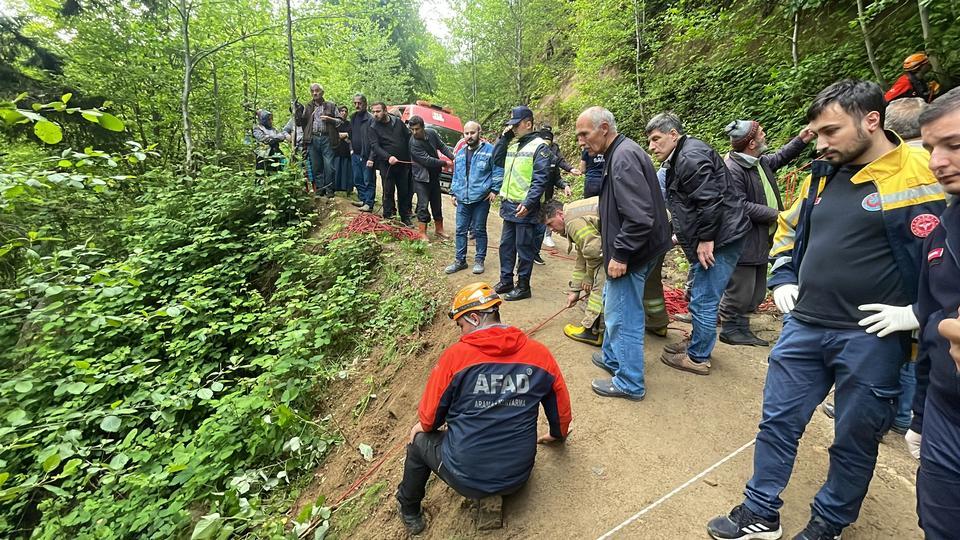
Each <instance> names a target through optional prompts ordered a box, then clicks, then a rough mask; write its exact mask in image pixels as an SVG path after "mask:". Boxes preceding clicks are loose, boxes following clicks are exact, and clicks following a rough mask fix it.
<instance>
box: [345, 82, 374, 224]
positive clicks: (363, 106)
mask: <svg viewBox="0 0 960 540" xmlns="http://www.w3.org/2000/svg"><path fill="white" fill-rule="evenodd" d="M353 106H354V108H355V109H356V111H355V112H354V113H353V115H352V116H351V117H350V147H351V150H352V152H353V155H352V158H351V163H352V165H353V185H355V186H356V187H357V197H358V198H359V199H360V200H358V201H357V202H355V203H354V206H359V207H360V211H361V212H372V211H373V204H374V201H375V200H376V198H377V178H376V175H375V174H374V172H373V157H372V156H371V152H370V140H369V132H370V129H369V127H370V123H371V122H372V121H373V116H371V115H370V113H369V112H367V97H366V96H364V95H363V94H357V95H355V96H353Z"/></svg>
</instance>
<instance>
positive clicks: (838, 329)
mask: <svg viewBox="0 0 960 540" xmlns="http://www.w3.org/2000/svg"><path fill="white" fill-rule="evenodd" d="M884 109H885V102H884V100H883V92H882V91H881V90H880V87H879V86H877V84H876V83H873V82H867V81H853V80H845V81H840V82H837V83H834V84H833V85H831V86H829V87H827V88H826V89H824V90H823V91H821V92H820V93H819V94H818V95H817V97H816V98H815V99H814V102H813V104H812V105H811V106H810V108H809V109H808V111H807V120H808V121H809V125H808V127H809V129H810V130H812V131H813V132H814V133H816V135H817V137H818V139H817V150H818V152H819V153H820V156H821V157H820V159H818V160H815V161H814V162H813V164H812V167H811V176H810V177H808V178H807V179H805V180H804V182H803V184H802V185H801V187H800V193H801V194H802V196H801V197H800V198H798V199H797V201H796V202H795V203H794V204H793V206H792V207H791V208H790V209H789V210H787V211H785V212H783V213H781V214H780V217H779V220H778V228H777V233H776V235H775V237H774V244H773V248H772V250H771V257H772V258H773V259H774V263H773V276H772V277H771V279H770V286H771V287H773V294H774V299H775V301H776V304H777V307H778V308H779V309H780V311H782V312H783V313H784V314H788V313H789V316H788V317H784V324H783V332H782V333H781V335H780V340H779V341H778V342H777V344H776V346H774V348H773V351H771V353H770V358H769V368H768V370H767V379H766V383H765V385H764V389H763V418H762V420H761V422H760V431H759V433H758V434H757V439H756V449H755V450H754V458H753V469H754V470H753V477H752V478H751V479H750V481H749V482H747V486H746V490H745V492H744V494H745V495H746V498H745V500H744V501H743V503H742V504H740V505H738V506H736V507H734V508H733V510H732V511H731V512H730V513H729V515H724V516H719V517H716V518H714V519H712V520H711V521H710V523H709V524H708V525H707V531H708V532H709V533H710V535H711V536H712V537H713V538H717V539H745V538H762V539H777V538H780V536H781V535H782V534H783V531H782V529H781V527H780V515H779V510H780V507H781V506H782V505H783V501H782V500H781V499H780V494H781V493H782V492H783V490H784V488H786V486H787V482H788V481H789V480H790V473H791V471H792V469H793V463H794V460H795V459H796V457H797V445H798V443H799V441H800V437H801V435H803V432H804V429H805V428H806V425H807V423H808V422H809V421H810V416H811V415H812V414H813V411H814V410H815V408H816V407H817V405H818V404H819V403H820V402H821V401H822V400H823V398H824V397H826V395H827V393H828V392H829V391H830V387H831V386H835V387H836V391H835V394H834V395H835V398H836V418H835V424H834V432H835V434H834V440H833V444H832V445H831V447H830V450H829V452H830V468H829V471H828V472H827V480H826V482H825V484H824V485H823V486H822V487H821V488H820V491H819V492H818V493H817V495H816V496H815V497H814V500H813V504H812V505H811V509H812V515H811V517H810V521H809V522H808V523H807V526H806V527H805V528H804V530H803V531H802V532H800V533H799V534H798V535H796V536H794V539H795V540H798V539H799V540H834V539H839V538H840V533H841V532H842V531H843V529H844V528H845V527H847V526H848V525H850V524H851V523H853V522H854V521H856V519H857V516H858V514H859V513H860V505H861V504H862V503H863V498H864V496H865V495H866V493H867V487H868V486H869V484H870V479H871V477H872V476H873V469H874V466H875V465H876V462H877V447H878V445H879V442H880V439H881V437H882V436H883V434H884V433H885V432H886V431H887V430H888V429H889V428H890V425H891V424H892V422H893V417H894V415H895V414H896V406H897V398H898V396H899V394H900V384H899V372H900V366H901V365H902V364H903V362H905V361H907V359H908V358H909V356H910V352H911V342H910V333H909V332H908V331H906V330H908V328H909V327H910V326H911V324H910V321H909V320H908V319H909V318H908V317H905V316H904V315H905V312H909V311H910V307H909V306H910V304H912V303H913V302H914V301H915V300H916V297H917V283H918V281H919V277H920V263H921V261H922V260H923V258H924V255H925V254H923V253H922V246H923V239H924V237H925V236H927V235H929V233H930V230H931V229H932V227H931V224H933V222H934V220H936V219H937V218H936V216H938V215H940V213H941V212H942V211H943V209H944V201H943V193H942V191H941V189H940V187H939V186H938V185H937V184H936V179H935V178H934V177H933V174H931V173H930V170H929V169H928V168H927V164H928V162H929V155H928V154H927V153H926V152H924V151H923V150H920V149H916V148H911V147H910V146H908V145H906V144H904V142H903V141H902V140H900V138H899V137H898V136H897V135H896V134H895V133H893V132H889V131H884V130H883V127H882V126H883V120H884V118H883V117H884ZM874 311H876V312H877V313H875V314H873V315H870V314H869V313H868V312H874ZM915 321H916V320H915V319H914V321H913V326H915V324H916V322H915ZM861 326H868V328H866V330H864V329H863V328H861Z"/></svg>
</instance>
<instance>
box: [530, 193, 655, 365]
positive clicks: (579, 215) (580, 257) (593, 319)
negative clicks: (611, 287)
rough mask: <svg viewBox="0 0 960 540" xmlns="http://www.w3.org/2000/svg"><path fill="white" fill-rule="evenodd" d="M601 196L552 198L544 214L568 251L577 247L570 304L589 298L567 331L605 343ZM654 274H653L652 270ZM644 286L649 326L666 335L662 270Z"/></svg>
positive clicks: (594, 342) (582, 339)
mask: <svg viewBox="0 0 960 540" xmlns="http://www.w3.org/2000/svg"><path fill="white" fill-rule="evenodd" d="M599 205H600V198H599V197H590V198H587V199H582V200H579V201H574V202H572V203H569V204H563V203H561V202H559V201H550V202H548V203H546V204H544V205H543V208H542V209H541V213H540V217H541V220H542V221H543V223H545V224H546V226H547V227H548V228H549V229H550V230H552V231H553V232H555V233H558V234H561V235H563V236H564V237H565V238H566V239H567V242H568V243H569V248H568V252H569V251H572V250H576V252H577V261H576V263H574V265H573V274H572V275H571V276H570V292H569V294H568V295H567V302H568V305H569V306H573V305H574V304H576V303H577V301H579V300H580V299H581V298H584V297H586V298H587V307H586V311H585V313H584V317H583V320H582V321H581V322H580V325H579V326H578V325H575V324H568V325H566V326H565V327H564V328H563V333H564V334H565V335H566V336H567V337H568V338H570V339H572V340H574V341H580V342H582V343H588V344H590V345H596V346H597V347H599V346H601V345H602V344H603V283H604V281H605V278H606V272H603V271H602V269H603V248H602V242H601V240H600V212H599ZM651 275H653V274H651ZM653 277H654V278H655V279H653V280H650V283H649V285H647V286H646V288H645V290H644V295H643V296H644V298H643V304H644V308H645V310H646V319H647V322H646V325H647V330H648V331H650V332H651V333H654V334H656V335H660V336H663V335H666V330H667V324H668V323H669V322H670V320H669V318H668V316H667V312H666V307H665V305H664V302H663V286H662V284H661V283H660V273H659V271H658V272H656V275H655V276H653Z"/></svg>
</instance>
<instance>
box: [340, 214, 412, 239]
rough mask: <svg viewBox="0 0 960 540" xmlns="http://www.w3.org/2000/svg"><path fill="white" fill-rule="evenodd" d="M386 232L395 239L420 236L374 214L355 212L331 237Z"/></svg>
mask: <svg viewBox="0 0 960 540" xmlns="http://www.w3.org/2000/svg"><path fill="white" fill-rule="evenodd" d="M377 233H387V234H389V235H390V236H392V237H394V238H396V239H397V240H418V239H420V236H419V235H418V234H417V231H415V230H413V229H408V228H407V227H405V226H402V225H394V224H393V223H390V222H389V221H385V220H383V219H381V218H380V217H379V216H377V215H376V214H371V213H366V212H364V213H361V214H357V215H356V216H355V217H354V218H353V219H351V220H350V222H349V223H347V226H346V227H344V228H343V229H341V230H340V231H339V232H338V233H337V234H335V235H333V237H331V239H336V238H344V237H347V236H351V235H355V234H377Z"/></svg>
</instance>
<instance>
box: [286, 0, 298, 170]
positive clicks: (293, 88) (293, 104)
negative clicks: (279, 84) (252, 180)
mask: <svg viewBox="0 0 960 540" xmlns="http://www.w3.org/2000/svg"><path fill="white" fill-rule="evenodd" d="M287 57H288V60H289V62H290V114H291V115H293V116H294V117H296V115H297V78H296V72H295V71H294V66H293V62H294V60H293V17H292V16H291V15H290V0H287ZM290 139H291V140H292V141H294V143H297V142H299V141H297V121H296V118H294V121H293V133H291V134H290ZM293 146H296V145H295V144H294V145H293ZM296 157H297V149H296V148H294V149H293V151H291V152H290V161H291V162H293V161H294V160H295V159H296Z"/></svg>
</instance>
